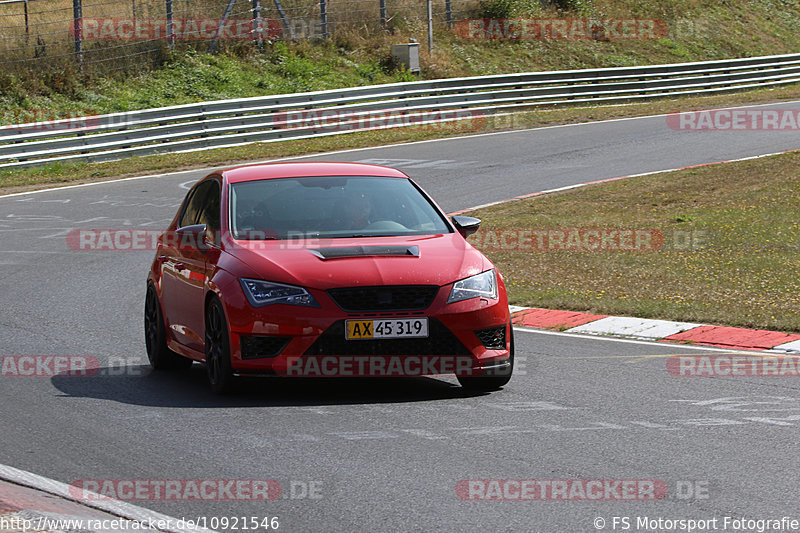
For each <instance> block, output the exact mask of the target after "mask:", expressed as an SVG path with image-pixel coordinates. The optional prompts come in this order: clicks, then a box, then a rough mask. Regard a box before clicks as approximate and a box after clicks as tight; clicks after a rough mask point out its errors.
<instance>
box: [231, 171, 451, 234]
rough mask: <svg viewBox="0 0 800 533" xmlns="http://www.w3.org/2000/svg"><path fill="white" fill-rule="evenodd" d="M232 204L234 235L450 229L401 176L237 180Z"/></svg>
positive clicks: (406, 231)
mask: <svg viewBox="0 0 800 533" xmlns="http://www.w3.org/2000/svg"><path fill="white" fill-rule="evenodd" d="M229 205H230V227H231V231H232V233H233V237H234V238H235V239H244V240H257V239H294V238H298V237H324V238H345V237H377V236H402V235H430V234H440V233H450V232H451V230H450V228H449V227H448V225H447V222H446V220H445V219H444V217H442V215H441V214H440V213H439V212H438V211H437V210H436V209H435V208H434V207H433V205H431V203H430V202H429V201H428V200H427V199H426V198H425V196H423V194H422V193H421V192H420V191H419V189H417V188H416V187H415V186H414V184H413V183H412V182H411V181H410V180H407V179H402V178H387V177H364V176H355V177H342V176H330V177H302V178H277V179H265V180H258V181H248V182H242V183H234V184H232V185H231V189H230V203H229Z"/></svg>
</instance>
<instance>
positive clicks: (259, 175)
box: [221, 161, 408, 183]
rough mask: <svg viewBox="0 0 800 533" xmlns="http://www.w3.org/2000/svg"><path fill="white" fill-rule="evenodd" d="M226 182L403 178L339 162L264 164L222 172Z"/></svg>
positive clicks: (395, 173)
mask: <svg viewBox="0 0 800 533" xmlns="http://www.w3.org/2000/svg"><path fill="white" fill-rule="evenodd" d="M221 173H222V175H223V176H224V178H225V180H226V181H227V182H228V183H240V182H244V181H255V180H264V179H273V178H302V177H322V176H378V177H387V178H406V179H408V176H406V175H405V174H403V173H402V172H400V171H399V170H396V169H393V168H389V167H383V166H380V165H368V164H366V163H342V162H332V161H307V162H293V163H264V164H260V165H247V166H241V167H233V168H228V169H225V170H223V171H222V172H221Z"/></svg>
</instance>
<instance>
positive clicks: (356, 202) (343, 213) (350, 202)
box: [336, 194, 372, 229]
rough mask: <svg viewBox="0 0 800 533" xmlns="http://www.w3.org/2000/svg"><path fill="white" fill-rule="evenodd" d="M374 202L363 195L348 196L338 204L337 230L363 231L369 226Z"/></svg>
mask: <svg viewBox="0 0 800 533" xmlns="http://www.w3.org/2000/svg"><path fill="white" fill-rule="evenodd" d="M371 214H372V202H370V200H369V198H367V197H366V196H364V195H363V194H356V195H353V196H348V197H347V198H343V199H342V200H339V202H338V203H337V204H336V218H337V220H338V221H339V223H340V224H341V226H340V228H337V229H362V228H364V227H366V226H367V225H368V224H369V217H370V215H371Z"/></svg>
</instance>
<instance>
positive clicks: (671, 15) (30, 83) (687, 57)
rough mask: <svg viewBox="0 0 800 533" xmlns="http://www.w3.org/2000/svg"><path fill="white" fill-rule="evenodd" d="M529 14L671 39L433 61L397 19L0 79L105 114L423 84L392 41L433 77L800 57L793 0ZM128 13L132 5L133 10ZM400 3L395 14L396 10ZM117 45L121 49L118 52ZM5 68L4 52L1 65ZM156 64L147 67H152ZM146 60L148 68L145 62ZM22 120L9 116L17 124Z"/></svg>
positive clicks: (12, 104) (489, 49)
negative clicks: (656, 30)
mask: <svg viewBox="0 0 800 533" xmlns="http://www.w3.org/2000/svg"><path fill="white" fill-rule="evenodd" d="M514 1H515V2H516V3H517V4H519V6H520V8H519V9H518V10H517V11H516V13H518V15H517V16H520V17H531V16H537V17H562V18H563V17H579V16H592V17H601V18H631V17H638V18H658V19H662V20H664V21H665V22H666V23H667V24H668V26H669V28H670V31H669V34H668V36H667V37H666V38H663V39H657V40H612V41H592V40H587V41H564V40H550V41H541V40H539V41H496V40H495V41H491V40H490V41H485V40H481V41H477V40H468V39H462V38H460V37H459V36H458V35H457V34H456V32H455V31H452V30H448V29H447V28H446V27H444V26H439V27H437V31H436V35H435V53H434V54H433V55H432V56H430V55H429V54H428V52H427V50H426V45H425V43H426V28H425V26H424V24H422V22H421V21H420V20H418V19H404V18H403V17H402V16H398V17H395V18H393V19H392V23H391V27H390V29H389V31H388V32H382V31H377V30H375V29H373V28H372V27H367V26H363V27H361V26H353V25H350V26H348V25H344V26H342V28H341V29H340V30H338V31H337V32H336V33H335V34H334V35H333V37H332V38H331V39H330V40H328V41H325V42H313V41H300V42H296V43H288V44H287V43H283V42H276V43H272V44H270V45H268V46H266V48H265V50H264V51H263V52H258V51H256V50H255V49H254V47H253V46H252V45H251V44H250V43H234V44H230V45H226V47H227V48H225V50H224V52H223V53H220V54H217V55H214V54H209V53H206V52H203V51H202V50H204V49H205V48H204V47H205V46H207V45H205V44H204V43H201V44H199V45H198V47H199V48H198V50H193V49H188V50H187V49H182V50H179V51H176V52H172V53H169V52H166V51H163V53H158V54H155V56H153V55H148V54H146V55H144V56H143V58H150V59H152V58H153V57H155V59H154V62H153V63H152V64H150V63H146V64H145V63H143V64H139V65H136V64H129V63H127V62H123V63H125V65H127V66H125V68H122V66H119V65H117V64H116V63H114V64H113V65H110V66H112V67H114V68H120V69H121V70H118V71H114V70H109V69H106V70H102V69H99V68H92V69H89V70H88V71H87V72H86V73H84V74H80V73H78V72H77V71H76V69H75V68H49V69H48V68H45V69H44V70H39V68H38V63H41V65H43V66H45V67H46V66H47V65H48V63H47V61H46V58H45V59H42V61H40V62H37V63H35V64H33V65H31V67H30V69H28V70H26V71H19V70H14V69H4V70H3V71H2V72H0V111H3V110H15V111H18V110H20V109H53V110H75V109H81V110H83V109H86V110H92V111H96V112H98V113H106V112H116V111H127V110H133V109H142V108H148V107H159V106H168V105H177V104H182V103H190V102H198V101H203V100H216V99H226V98H241V97H248V96H259V95H265V94H280V93H290V92H298V91H309V90H322V89H332V88H340V87H348V86H357V85H368V84H376V83H387V82H395V81H404V80H409V79H414V76H412V75H410V74H409V73H408V72H402V71H400V72H398V71H397V70H394V69H393V68H392V62H391V61H390V58H389V49H390V45H391V44H392V43H398V42H407V40H408V39H409V38H412V37H413V38H416V39H417V40H419V41H420V42H421V43H423V44H422V45H421V48H422V53H421V60H422V73H421V77H422V78H426V79H433V78H443V77H454V76H470V75H486V74H499V73H509V72H526V71H540V70H554V69H578V68H592V67H616V66H625V65H637V64H655V63H672V62H680V61H698V60H711V59H723V58H730V57H744V56H756V55H766V54H780V53H791V52H796V51H797V50H798V44H800V39H798V37H797V36H798V34H799V33H800V6H799V5H798V2H797V1H796V0H792V1H790V0H752V1H748V2H730V1H728V0H704V1H702V2H701V1H700V0H676V1H671V2H661V1H655V0H644V1H639V0H593V1H589V0H580V1H578V0H569V1H567V4H570V5H574V6H575V9H574V10H571V11H570V10H568V11H558V10H555V9H548V10H543V9H541V8H540V7H539V3H538V2H535V1H531V0H514ZM124 6H125V9H128V8H129V7H130V4H129V3H124ZM400 7H402V6H398V9H399V8H400ZM112 44H113V43H112ZM3 59H4V56H3V53H2V52H0V63H2V61H3ZM150 59H148V61H149V60H150ZM143 61H144V60H143ZM12 117H16V115H15V114H14V113H4V114H3V113H0V123H6V124H7V123H10V122H9V120H10V119H11V118H12Z"/></svg>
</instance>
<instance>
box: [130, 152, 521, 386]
mask: <svg viewBox="0 0 800 533" xmlns="http://www.w3.org/2000/svg"><path fill="white" fill-rule="evenodd" d="M479 224H480V220H478V219H475V218H471V217H463V216H454V217H452V219H451V220H448V218H447V217H446V216H445V215H444V213H443V212H442V210H441V209H440V208H439V207H438V206H437V205H436V204H435V203H434V201H433V200H432V199H431V198H430V197H429V196H428V195H427V194H426V193H425V192H424V191H423V190H422V189H421V188H420V187H419V186H418V185H417V184H416V183H414V181H412V180H411V178H409V177H408V176H406V175H405V174H403V173H402V172H400V171H398V170H395V169H391V168H386V167H380V166H375V165H364V164H357V163H316V162H313V163H272V164H263V165H254V166H244V167H238V168H231V169H228V170H223V171H218V172H214V173H212V174H210V175H209V176H207V177H205V178H204V179H202V180H200V181H199V182H198V183H197V184H195V185H194V186H193V187H192V189H191V190H190V191H189V192H188V194H187V195H186V198H185V199H184V201H183V204H182V205H181V207H180V209H179V210H178V213H177V214H176V215H175V218H174V220H173V221H172V223H171V224H170V226H169V228H168V229H167V230H166V231H165V232H164V233H163V234H162V235H161V236H160V238H159V241H158V247H157V251H156V256H155V259H154V261H153V264H152V268H151V271H150V274H149V276H148V280H147V297H146V303H145V316H144V324H145V338H146V344H147V354H148V357H149V359H150V363H151V365H152V366H153V368H154V369H164V368H178V367H188V366H189V365H191V363H192V361H198V362H202V363H205V366H206V368H207V371H208V379H209V382H210V383H211V387H212V389H213V390H214V391H215V392H218V393H222V392H227V391H229V390H230V389H231V388H232V385H233V383H234V380H235V378H236V377H237V376H245V375H255V376H263V375H287V376H389V375H392V376H394V375H409V376H411V375H440V374H445V373H451V374H455V375H456V377H457V378H458V380H459V382H460V383H461V385H462V386H463V387H466V388H472V389H477V390H495V389H498V388H500V387H502V386H503V385H505V384H506V383H507V382H508V380H509V379H510V378H511V373H512V371H513V365H514V342H513V337H512V329H511V324H510V317H509V309H508V300H507V297H506V290H505V285H504V283H503V278H502V277H501V276H500V274H499V273H498V272H497V270H496V269H495V268H494V266H493V265H492V263H491V262H490V261H489V260H488V259H487V258H486V257H485V256H484V255H483V254H482V253H480V252H479V251H478V250H476V249H475V248H473V247H472V246H471V245H470V244H469V243H468V242H467V240H466V237H467V236H468V235H470V234H471V233H474V232H475V231H477V230H478V226H479Z"/></svg>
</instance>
